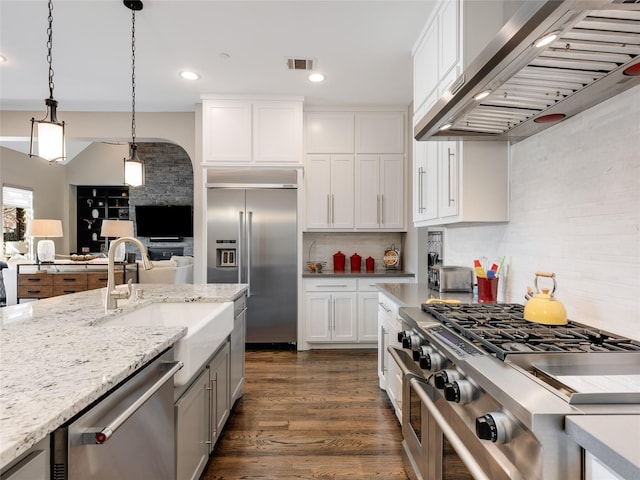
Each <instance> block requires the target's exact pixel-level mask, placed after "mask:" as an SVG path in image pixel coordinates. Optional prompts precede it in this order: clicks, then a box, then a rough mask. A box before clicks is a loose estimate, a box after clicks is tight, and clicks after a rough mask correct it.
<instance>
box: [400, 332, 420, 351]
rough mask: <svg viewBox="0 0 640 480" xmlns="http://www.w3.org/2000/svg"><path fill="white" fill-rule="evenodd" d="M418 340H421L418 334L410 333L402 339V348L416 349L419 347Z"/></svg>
mask: <svg viewBox="0 0 640 480" xmlns="http://www.w3.org/2000/svg"><path fill="white" fill-rule="evenodd" d="M420 342H421V340H420V337H419V336H418V335H415V334H411V335H409V336H407V337H405V338H404V339H403V340H402V346H403V348H410V349H411V350H416V349H418V348H419V347H420Z"/></svg>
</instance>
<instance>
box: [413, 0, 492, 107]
mask: <svg viewBox="0 0 640 480" xmlns="http://www.w3.org/2000/svg"><path fill="white" fill-rule="evenodd" d="M503 24H504V15H503V2H502V1H496V0H474V1H463V0H439V1H438V3H437V4H436V6H435V7H434V10H433V13H432V14H431V15H430V17H429V19H428V20H427V22H426V23H425V26H424V28H423V30H422V33H421V34H420V36H419V37H418V40H417V42H416V44H415V45H414V47H413V51H412V53H413V61H414V64H413V109H414V110H413V111H414V113H415V112H418V111H419V110H420V109H421V108H422V107H424V105H425V101H426V100H427V99H428V98H429V96H430V95H432V94H433V93H434V92H435V94H436V96H437V98H439V97H441V96H442V95H443V94H444V93H445V92H446V91H447V90H448V89H449V87H450V86H451V84H452V83H453V82H454V81H455V80H456V79H457V78H458V77H459V76H460V74H461V73H462V71H463V70H464V68H465V67H466V66H468V65H469V64H470V63H471V62H472V61H473V60H474V59H475V58H476V56H477V55H478V54H479V53H480V52H481V51H482V49H483V48H484V47H486V45H487V44H488V43H489V42H490V41H491V40H492V39H493V38H494V37H495V36H496V34H497V33H498V31H499V30H500V28H502V26H503Z"/></svg>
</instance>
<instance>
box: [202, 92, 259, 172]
mask: <svg viewBox="0 0 640 480" xmlns="http://www.w3.org/2000/svg"><path fill="white" fill-rule="evenodd" d="M251 112H252V108H251V102H238V101H224V100H219V101H215V102H204V103H203V112H202V115H203V132H202V138H203V141H204V144H203V152H202V155H203V160H204V162H205V163H207V162H233V163H240V164H242V163H247V164H248V163H250V162H251V156H252V155H251V154H252V151H251V150H252V140H251V139H252V120H251V118H252V113H251Z"/></svg>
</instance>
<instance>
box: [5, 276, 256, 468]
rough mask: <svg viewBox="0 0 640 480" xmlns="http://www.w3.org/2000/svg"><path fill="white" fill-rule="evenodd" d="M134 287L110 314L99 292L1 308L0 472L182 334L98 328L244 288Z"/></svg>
mask: <svg viewBox="0 0 640 480" xmlns="http://www.w3.org/2000/svg"><path fill="white" fill-rule="evenodd" d="M136 288H138V289H139V290H142V291H143V292H144V299H143V300H141V301H132V300H131V301H126V302H121V305H122V306H121V307H119V308H118V309H116V310H114V311H112V312H108V313H105V310H104V306H103V297H104V294H105V289H104V288H102V289H98V290H90V291H87V292H81V293H74V294H70V295H63V296H59V297H52V298H48V299H44V300H38V301H36V302H29V303H21V304H18V305H13V306H9V307H4V308H2V309H0V323H1V325H2V329H1V330H0V347H1V351H2V357H1V358H0V432H1V433H0V468H4V467H5V466H7V465H9V464H10V463H11V462H13V461H14V460H15V459H17V458H18V457H20V455H22V454H23V453H24V452H26V451H28V450H29V448H31V447H32V446H33V445H35V444H36V443H38V442H39V441H40V440H42V439H43V438H45V437H46V436H47V435H48V434H49V433H51V432H53V431H54V430H55V429H56V428H58V427H59V426H61V425H62V424H64V423H65V422H67V421H68V420H70V419H71V418H73V417H74V416H75V415H77V414H78V413H79V412H81V411H82V410H83V409H85V408H86V407H87V406H89V405H90V404H91V403H92V402H94V401H95V400H97V399H99V398H100V397H102V396H103V395H104V394H106V393H107V392H109V391H110V390H111V389H112V388H113V387H115V386H116V385H118V384H119V383H121V382H122V381H123V380H125V379H126V378H127V377H129V376H130V375H132V374H133V373H134V372H135V371H137V370H138V369H140V368H142V367H143V366H145V365H146V364H147V363H148V362H149V361H151V360H152V359H153V358H155V357H156V356H157V355H159V354H160V353H162V352H164V351H165V350H167V349H168V348H169V347H171V346H172V345H173V344H174V343H175V342H177V341H178V340H179V339H180V338H182V337H183V336H184V335H185V334H186V330H187V329H186V328H184V327H126V326H104V327H98V325H99V324H100V322H101V321H103V320H105V319H107V318H110V317H113V316H117V315H120V314H123V313H126V312H128V311H133V310H136V309H138V308H141V307H143V306H145V305H148V304H151V303H159V302H160V303H176V302H212V303H220V302H232V301H234V300H236V299H237V298H239V297H240V296H241V295H242V294H243V293H244V291H245V290H246V289H247V285H245V284H184V285H173V284H171V285H169V284H166V285H163V284H140V285H137V286H136ZM96 328H100V331H99V332H96V330H95V329H96ZM34 392H37V395H34Z"/></svg>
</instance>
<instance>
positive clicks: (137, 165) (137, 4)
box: [122, 0, 144, 187]
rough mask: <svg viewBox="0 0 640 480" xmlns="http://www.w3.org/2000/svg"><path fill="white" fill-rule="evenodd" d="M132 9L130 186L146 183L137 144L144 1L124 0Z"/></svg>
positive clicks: (127, 177) (126, 175) (127, 179)
mask: <svg viewBox="0 0 640 480" xmlns="http://www.w3.org/2000/svg"><path fill="white" fill-rule="evenodd" d="M122 3H124V5H125V6H126V7H127V8H129V9H131V144H130V145H129V158H125V159H124V183H125V184H126V185H129V186H130V187H141V186H143V185H144V163H142V160H141V159H140V157H139V156H138V145H137V144H136V11H137V10H142V1H140V0H138V1H133V0H123V2H122Z"/></svg>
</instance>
